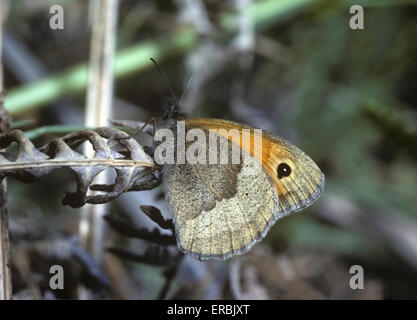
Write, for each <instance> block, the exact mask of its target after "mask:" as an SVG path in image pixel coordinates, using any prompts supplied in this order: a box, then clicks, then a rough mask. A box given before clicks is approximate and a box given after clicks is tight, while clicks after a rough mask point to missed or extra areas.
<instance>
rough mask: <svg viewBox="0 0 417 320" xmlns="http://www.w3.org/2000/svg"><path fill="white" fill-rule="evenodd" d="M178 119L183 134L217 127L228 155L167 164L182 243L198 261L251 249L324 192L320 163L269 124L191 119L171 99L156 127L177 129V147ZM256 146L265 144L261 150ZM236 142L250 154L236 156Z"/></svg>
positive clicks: (170, 196)
mask: <svg viewBox="0 0 417 320" xmlns="http://www.w3.org/2000/svg"><path fill="white" fill-rule="evenodd" d="M181 121H182V122H181ZM180 123H181V124H182V125H183V127H184V131H185V132H184V134H185V135H187V133H188V132H191V131H192V130H196V129H197V130H200V131H201V132H203V135H204V136H205V137H207V138H208V137H209V136H210V135H211V134H212V135H214V136H215V137H216V139H218V140H219V141H220V142H221V141H223V142H226V143H227V149H223V153H224V152H226V153H227V154H228V155H229V157H228V159H229V162H226V163H221V162H220V161H217V163H216V162H214V163H204V162H203V163H199V162H196V163H189V162H187V161H186V162H185V163H184V162H181V163H177V162H175V161H174V162H173V163H168V164H163V165H162V179H163V184H164V189H165V194H166V198H167V200H168V203H169V207H170V211H171V213H172V216H173V222H174V225H175V233H176V239H177V244H178V248H179V249H180V250H181V251H182V252H184V253H185V254H188V255H190V256H192V257H194V258H196V259H199V260H208V259H218V260H223V259H227V258H230V257H233V256H235V255H241V254H245V253H246V252H247V251H248V250H249V249H250V248H251V247H252V246H253V245H254V244H255V243H257V242H258V241H260V240H262V239H263V238H264V237H265V236H266V234H267V233H268V231H269V230H270V228H271V227H272V226H273V225H274V224H275V222H276V221H277V220H278V219H279V218H282V217H284V216H286V215H288V214H290V213H292V212H297V211H299V210H302V209H304V208H306V207H308V206H310V205H311V204H312V203H313V202H314V201H316V200H317V199H318V198H319V196H320V194H321V193H322V191H323V188H324V181H325V178H324V174H323V173H322V171H321V170H320V168H319V167H318V166H317V165H316V164H315V163H314V161H313V160H312V159H311V158H310V157H309V156H307V155H306V154H305V153H304V152H302V151H301V150H300V149H299V148H298V147H296V146H294V145H293V144H291V143H289V142H288V141H286V140H284V139H282V138H279V137H277V136H275V135H273V134H271V133H269V132H266V131H263V130H262V133H261V134H254V130H255V129H254V128H252V127H250V126H247V125H244V124H240V123H237V122H233V121H226V120H220V119H204V118H202V119H186V118H185V117H184V115H182V114H181V113H180V112H179V106H178V104H177V103H176V102H171V103H168V104H167V106H166V107H165V108H164V111H163V113H162V121H161V123H160V124H159V127H158V129H169V130H171V131H172V132H173V134H174V146H173V148H174V149H175V150H174V151H176V152H178V148H179V147H178V142H179V140H180V139H179V136H178V132H179V131H178V128H179V124H180ZM184 143H185V146H184V150H187V149H189V148H191V147H192V146H193V145H194V147H195V144H196V143H199V147H202V150H203V152H202V153H203V158H204V159H205V160H207V159H208V158H210V155H211V153H214V152H216V155H215V156H214V157H212V158H213V159H217V160H219V157H220V156H221V153H220V152H219V151H221V149H220V148H219V147H217V146H216V148H214V149H210V148H208V144H204V143H201V142H198V141H197V142H196V141H194V140H189V139H187V140H186V141H185V142H184ZM156 145H157V146H158V145H159V144H158V143H156ZM257 146H261V147H260V148H258V149H260V151H259V150H257V151H258V152H255V151H256V149H257V148H256V147H257ZM233 147H237V149H238V150H240V151H242V155H244V156H245V158H246V159H249V160H251V161H246V162H245V161H241V162H240V163H239V162H238V163H233V162H231V161H230V156H233V154H232V153H233V152H232V150H233ZM235 149H236V148H235ZM196 150H197V149H196ZM219 153H220V154H219ZM176 154H177V153H176ZM200 155H201V154H200ZM242 157H243V156H241V157H240V160H242ZM178 159H179V158H178V157H177V158H176V160H178ZM254 163H255V164H258V167H259V168H260V170H258V171H257V172H256V174H247V172H248V170H245V169H250V168H251V166H252V167H253V164H254ZM245 172H246V173H245Z"/></svg>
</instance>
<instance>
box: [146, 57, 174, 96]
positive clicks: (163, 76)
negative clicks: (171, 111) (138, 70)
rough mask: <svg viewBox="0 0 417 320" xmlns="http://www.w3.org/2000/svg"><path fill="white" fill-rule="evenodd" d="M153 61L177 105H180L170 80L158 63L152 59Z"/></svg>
mask: <svg viewBox="0 0 417 320" xmlns="http://www.w3.org/2000/svg"><path fill="white" fill-rule="evenodd" d="M151 61H152V62H153V64H154V65H155V67H156V69H157V70H158V72H159V74H160V75H161V76H162V78H163V79H164V80H165V83H166V84H167V86H168V89H169V91H170V92H171V95H172V97H173V98H174V101H175V103H176V104H178V100H177V97H176V96H175V93H174V90H172V87H171V85H170V84H169V81H168V78H167V77H166V76H165V74H164V73H163V72H162V69H161V68H160V67H159V65H158V64H157V63H156V61H155V60H154V59H153V58H151Z"/></svg>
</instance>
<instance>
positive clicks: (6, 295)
mask: <svg viewBox="0 0 417 320" xmlns="http://www.w3.org/2000/svg"><path fill="white" fill-rule="evenodd" d="M7 8H8V1H7V0H0V92H1V91H3V63H2V56H1V52H2V39H3V37H2V34H3V16H4V12H6V9H7ZM0 108H3V105H2V104H1V105H0ZM8 222H9V217H8V212H7V182H6V179H4V180H3V181H2V182H1V185H0V299H1V300H10V299H12V279H11V270H10V252H9V227H8Z"/></svg>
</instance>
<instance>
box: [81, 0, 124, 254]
mask: <svg viewBox="0 0 417 320" xmlns="http://www.w3.org/2000/svg"><path fill="white" fill-rule="evenodd" d="M117 9H118V0H91V2H90V14H91V15H90V16H91V17H92V21H91V25H92V38H91V53H90V80H89V87H88V94H87V109H86V120H85V125H86V126H89V127H101V126H106V125H107V124H108V119H109V118H110V116H111V106H112V97H113V64H114V49H115V38H116V26H117V11H118V10H117ZM86 153H87V155H88V151H87V150H86ZM107 181H108V176H107V174H104V175H100V176H99V177H98V179H97V180H96V183H97V184H106V183H108V182H107ZM106 211H107V210H106V207H105V205H101V206H92V205H86V206H84V207H83V209H82V216H81V221H80V226H79V232H80V240H81V244H82V245H83V246H84V247H85V248H86V249H87V251H89V252H90V253H91V254H92V256H93V257H94V258H95V259H96V260H97V261H98V262H101V261H102V258H103V240H104V231H105V228H104V227H105V224H104V222H103V219H102V217H103V216H104V214H105V213H106Z"/></svg>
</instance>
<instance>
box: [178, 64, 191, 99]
mask: <svg viewBox="0 0 417 320" xmlns="http://www.w3.org/2000/svg"><path fill="white" fill-rule="evenodd" d="M192 76H193V72H192V71H191V72H190V73H189V74H188V77H187V81H185V86H184V90H183V91H182V95H181V97H180V101H179V102H178V104H181V101H182V98H184V96H185V93H186V92H187V88H188V85H189V83H190V80H191V77H192Z"/></svg>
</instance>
